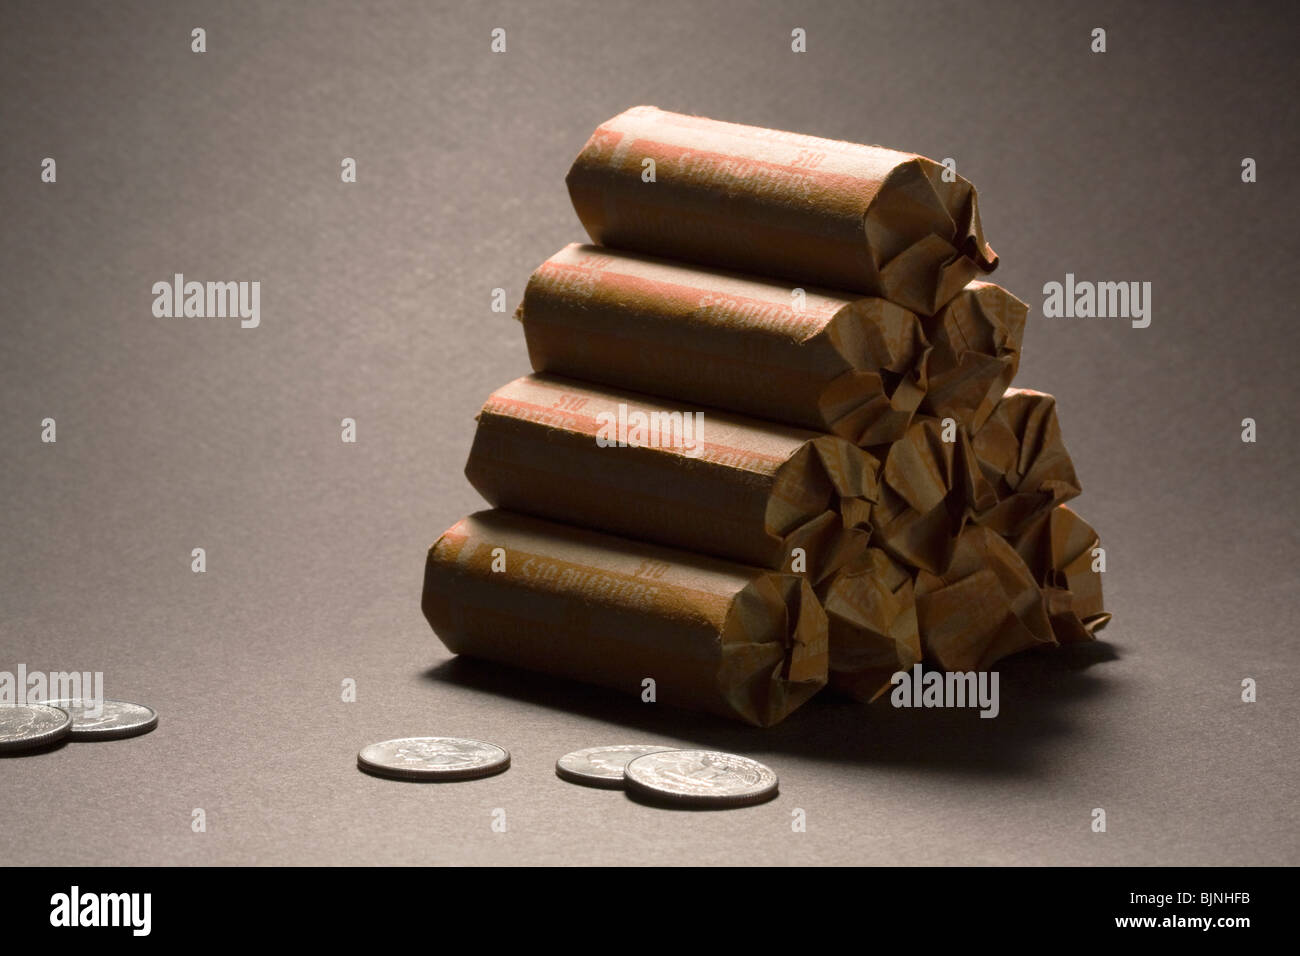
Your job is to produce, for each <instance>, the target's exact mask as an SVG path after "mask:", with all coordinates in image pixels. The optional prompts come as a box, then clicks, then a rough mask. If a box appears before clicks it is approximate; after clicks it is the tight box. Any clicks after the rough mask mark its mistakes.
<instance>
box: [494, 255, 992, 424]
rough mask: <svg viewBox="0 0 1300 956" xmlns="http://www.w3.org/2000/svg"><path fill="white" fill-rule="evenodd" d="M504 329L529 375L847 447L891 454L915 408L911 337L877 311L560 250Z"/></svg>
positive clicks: (916, 344)
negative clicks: (521, 351) (887, 449)
mask: <svg viewBox="0 0 1300 956" xmlns="http://www.w3.org/2000/svg"><path fill="white" fill-rule="evenodd" d="M994 288H996V287H994ZM960 298H961V297H960V296H959V299H960ZM954 301H956V300H954ZM948 308H949V309H950V308H951V306H949V307H948ZM945 311H948V309H945ZM516 315H517V317H518V318H519V319H520V321H521V322H522V323H523V327H524V334H525V335H526V337H527V340H528V355H529V358H530V359H531V361H532V365H533V369H534V370H535V371H538V372H550V373H554V374H556V375H568V376H573V377H574V378H580V379H583V380H585V381H591V382H602V383H605V384H609V385H616V386H619V387H623V388H629V389H635V390H637V391H642V392H648V393H651V394H654V395H663V396H667V397H669V398H674V399H679V400H682V401H688V402H698V403H700V404H703V405H712V406H715V407H717V408H725V409H729V410H731V411H735V412H740V413H741V414H744V415H753V416H755V417H757V418H763V419H767V420H769V421H775V422H784V423H786V424H790V425H797V426H799V427H802V428H810V429H814V430H816V431H821V432H831V433H833V434H836V435H839V436H841V437H843V438H846V439H848V440H849V441H852V442H854V443H855V444H858V445H879V444H884V443H887V442H891V441H895V440H896V439H897V438H898V437H900V436H901V435H902V433H903V431H904V430H905V429H906V428H907V425H908V422H910V421H911V418H912V414H913V412H915V411H916V409H917V407H918V405H919V404H920V402H921V400H922V398H923V397H924V396H925V389H924V381H923V380H922V379H919V378H918V375H919V373H920V372H921V370H922V360H923V359H924V358H925V356H926V355H927V352H928V346H927V343H926V340H925V337H924V335H923V334H922V331H921V323H920V321H919V320H918V319H917V317H916V315H915V314H914V313H912V312H909V311H908V310H907V309H904V308H903V307H902V306H898V305H894V304H893V303H892V302H887V301H886V300H884V299H879V298H863V297H861V296H853V295H847V294H845V293H842V292H834V291H830V290H826V289H798V290H796V289H794V288H792V287H791V286H790V285H789V284H788V283H780V282H776V281H773V280H769V279H760V278H756V277H753V276H747V275H743V274H741V273H735V272H720V271H718V270H713V269H706V268H701V267H698V266H690V265H685V264H683V263H679V262H671V261H668V260H665V259H654V258H651V257H649V256H642V255H639V254H636V253H628V252H618V251H616V250H613V249H606V248H602V247H599V246H583V245H577V244H573V245H570V246H566V247H565V248H564V249H561V250H560V251H559V252H558V253H556V254H555V255H554V256H552V257H551V258H550V259H548V260H547V261H546V262H544V263H542V265H541V266H540V267H539V268H538V269H537V271H536V272H534V273H533V275H532V278H531V279H529V282H528V288H527V290H526V291H525V293H524V299H523V302H522V303H521V304H520V306H519V310H518V312H517V313H516ZM971 324H972V325H973V324H974V323H971ZM945 341H946V340H945ZM947 364H955V361H954V362H949V363H947ZM945 368H946V365H945ZM999 394H1001V389H999Z"/></svg>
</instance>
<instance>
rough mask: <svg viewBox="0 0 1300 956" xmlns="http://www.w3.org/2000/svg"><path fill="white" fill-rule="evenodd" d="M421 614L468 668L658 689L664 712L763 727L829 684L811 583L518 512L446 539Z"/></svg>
mask: <svg viewBox="0 0 1300 956" xmlns="http://www.w3.org/2000/svg"><path fill="white" fill-rule="evenodd" d="M496 548H502V549H504V558H505V568H506V569H505V570H504V571H493V570H492V565H493V560H494V554H493V549H496ZM497 554H498V555H500V554H501V552H497ZM422 607H423V610H424V615H425V617H426V618H427V619H428V621H429V623H430V625H432V627H433V629H434V631H435V632H436V633H437V635H438V637H439V638H441V640H442V642H443V643H444V644H445V645H446V646H447V648H448V649H449V650H451V651H453V652H455V653H457V654H466V655H469V656H472V657H479V658H484V659H487V660H491V661H497V662H500V663H505V664H511V665H514V666H518V667H524V668H528V669H531V670H535V671H541V672H543V673H546V674H552V675H556V676H559V677H565V678H571V679H575V680H580V681H586V682H589V683H593V684H600V685H603V686H606V687H612V688H614V689H615V690H620V691H623V692H624V693H626V694H628V695H634V699H637V700H639V699H640V695H641V693H642V689H643V688H642V681H643V680H644V679H645V678H647V677H649V678H653V679H654V681H655V693H656V702H657V703H658V704H669V705H672V706H680V707H686V708H691V709H695V710H706V711H711V712H713V713H716V714H721V715H723V716H726V717H733V718H739V719H741V720H744V721H748V722H749V723H751V724H757V725H760V726H767V725H769V724H774V723H776V722H777V721H779V720H781V719H782V718H784V717H785V716H786V715H787V714H789V713H790V712H791V711H793V710H794V709H795V708H796V707H798V706H799V705H800V704H802V703H803V702H804V701H805V700H807V699H808V698H809V697H811V696H812V695H813V694H814V693H816V692H817V690H818V689H820V688H821V687H822V686H823V685H824V684H825V683H826V661H827V648H826V615H825V613H824V612H823V611H822V609H821V607H820V606H819V605H818V603H817V600H816V597H815V595H814V594H813V591H812V588H811V587H810V586H809V585H808V583H807V582H806V581H805V580H804V579H802V578H800V577H798V576H796V575H789V574H779V573H774V572H770V571H763V570H760V569H756V568H749V567H745V566H742V565H738V564H731V563H728V562H723V561H717V560H714V559H712V558H707V557H703V556H700V555H694V554H689V553H687V552H682V551H673V550H669V549H666V548H659V547H656V546H654V545H647V544H642V543H639V542H633V541H628V540H626V539H622V538H616V537H612V536H610V535H604V534H597V533H595V532H591V531H584V530H581V529H577V528H570V527H566V526H564V525H558V524H552V523H550V522H546V521H539V520H537V519H534V518H528V517H524V516H521V515H514V514H510V513H508V512H502V511H484V512H479V513H477V514H473V515H470V516H469V517H467V518H463V519H462V520H461V521H459V522H457V523H456V525H455V526H453V527H452V528H451V529H449V530H448V531H447V532H446V533H445V534H443V536H442V537H441V538H439V539H438V542H437V543H436V544H435V545H434V546H433V547H432V548H431V549H430V550H429V558H428V563H427V565H426V567H425V577H424V594H423V600H422ZM644 706H654V705H644Z"/></svg>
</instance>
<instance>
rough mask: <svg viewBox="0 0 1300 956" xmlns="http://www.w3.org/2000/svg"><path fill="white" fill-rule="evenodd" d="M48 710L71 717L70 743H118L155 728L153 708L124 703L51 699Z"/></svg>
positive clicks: (155, 717)
mask: <svg viewBox="0 0 1300 956" xmlns="http://www.w3.org/2000/svg"><path fill="white" fill-rule="evenodd" d="M49 704H50V706H51V707H58V708H59V709H60V710H66V711H67V712H68V716H70V717H71V718H72V733H71V734H70V736H71V737H72V739H73V740H121V739H122V738H124V737H136V736H139V735H140V734H147V733H148V732H149V731H151V730H153V729H154V728H155V727H157V726H158V714H157V713H155V712H154V709H153V708H152V707H146V706H145V705H144V704H133V703H131V702H130V701H126V700H97V701H96V700H82V699H79V698H73V697H70V698H65V699H63V700H52V701H50V702H49Z"/></svg>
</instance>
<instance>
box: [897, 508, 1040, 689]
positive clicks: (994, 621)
mask: <svg viewBox="0 0 1300 956" xmlns="http://www.w3.org/2000/svg"><path fill="white" fill-rule="evenodd" d="M916 618H917V624H918V626H919V628H920V632H921V647H922V649H923V650H924V652H925V657H926V659H927V660H929V661H932V662H934V663H937V664H938V665H939V666H940V667H942V668H944V669H945V670H950V671H972V670H975V671H978V670H987V669H988V668H989V666H990V665H991V664H993V663H994V662H995V661H997V660H999V659H1000V658H1003V657H1006V656H1007V655H1008V654H1014V653H1016V652H1017V651H1023V650H1026V649H1027V648H1030V647H1036V646H1038V645H1042V644H1055V643H1056V640H1055V638H1054V637H1053V633H1052V625H1051V622H1050V621H1049V620H1048V615H1047V609H1046V605H1045V603H1044V600H1043V593H1042V591H1041V590H1040V589H1039V587H1038V583H1037V582H1036V581H1035V580H1034V576H1033V575H1032V574H1031V573H1030V571H1029V568H1028V567H1026V566H1025V562H1024V561H1023V560H1021V557H1020V555H1019V554H1018V553H1017V552H1016V549H1015V548H1013V547H1012V546H1011V545H1010V544H1008V543H1007V542H1006V541H1005V540H1004V539H1003V538H1002V537H1001V536H1000V535H998V534H997V533H996V532H994V531H992V530H990V529H989V528H986V527H983V526H981V525H968V526H967V527H966V529H965V530H964V531H962V533H961V535H960V536H959V538H958V541H957V547H956V548H955V549H954V552H953V557H952V561H951V562H950V563H949V565H948V569H947V570H946V571H945V572H944V573H943V574H941V575H935V574H930V573H929V572H927V571H921V572H919V573H918V574H917V576H916Z"/></svg>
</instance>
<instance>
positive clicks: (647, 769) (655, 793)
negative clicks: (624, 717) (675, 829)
mask: <svg viewBox="0 0 1300 956" xmlns="http://www.w3.org/2000/svg"><path fill="white" fill-rule="evenodd" d="M555 773H556V775H557V776H559V777H561V778H563V779H564V780H568V781H570V782H571V783H580V784H584V785H586V786H589V787H606V788H610V789H619V788H624V789H626V790H628V791H629V792H630V793H633V794H635V795H636V796H638V797H642V798H644V799H646V800H650V801H653V802H657V803H663V804H668V805H671V806H690V807H718V808H721V807H747V806H751V805H753V804H756V803H764V802H766V801H768V800H771V799H772V798H773V797H775V796H776V793H777V786H778V784H777V777H776V774H775V773H773V772H772V770H771V768H769V767H767V766H765V765H764V764H761V763H759V762H758V761H757V760H750V759H749V758H748V757H741V756H738V755H736V754H729V753H722V752H721V751H717V750H673V749H672V748H669V747H660V746H655V745H653V744H615V745H613V746H609V747H588V748H587V749H586V750H575V751H574V752H573V753H570V754H565V755H564V756H563V757H561V758H560V759H559V760H558V761H557V762H556V764H555Z"/></svg>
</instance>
